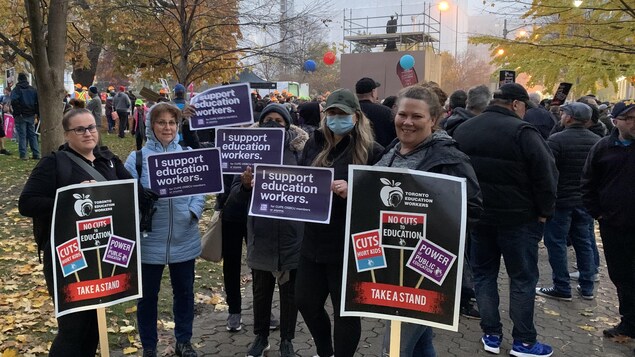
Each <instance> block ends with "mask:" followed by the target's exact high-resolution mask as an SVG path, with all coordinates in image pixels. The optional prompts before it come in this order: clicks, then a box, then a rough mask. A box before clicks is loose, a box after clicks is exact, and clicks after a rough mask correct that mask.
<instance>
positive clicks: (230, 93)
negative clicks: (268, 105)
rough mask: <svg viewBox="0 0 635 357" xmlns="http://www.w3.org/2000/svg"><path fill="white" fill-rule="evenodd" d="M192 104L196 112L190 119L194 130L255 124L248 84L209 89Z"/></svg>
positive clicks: (192, 100) (195, 98) (193, 99)
mask: <svg viewBox="0 0 635 357" xmlns="http://www.w3.org/2000/svg"><path fill="white" fill-rule="evenodd" d="M190 104H191V105H192V106H193V107H194V109H195V110H196V114H194V115H193V116H192V117H191V118H190V128H191V129H192V130H201V129H208V128H214V127H218V126H229V125H238V124H251V123H253V122H254V118H253V109H252V104H251V90H250V89H249V84H248V83H239V84H230V85H226V86H221V87H216V88H211V89H208V90H206V91H204V92H202V93H199V94H197V95H196V96H195V97H194V98H192V99H191V101H190Z"/></svg>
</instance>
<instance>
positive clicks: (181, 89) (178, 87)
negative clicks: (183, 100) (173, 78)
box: [174, 83, 185, 93]
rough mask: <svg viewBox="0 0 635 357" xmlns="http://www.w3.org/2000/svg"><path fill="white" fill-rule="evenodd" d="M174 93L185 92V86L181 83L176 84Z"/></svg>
mask: <svg viewBox="0 0 635 357" xmlns="http://www.w3.org/2000/svg"><path fill="white" fill-rule="evenodd" d="M174 93H185V86H183V85H182V84H181V83H177V85H175V86H174Z"/></svg>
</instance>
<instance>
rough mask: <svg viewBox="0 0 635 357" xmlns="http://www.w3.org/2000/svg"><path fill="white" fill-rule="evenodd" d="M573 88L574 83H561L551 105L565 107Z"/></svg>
mask: <svg viewBox="0 0 635 357" xmlns="http://www.w3.org/2000/svg"><path fill="white" fill-rule="evenodd" d="M571 87H573V83H567V82H562V83H560V84H559V85H558V89H556V94H554V95H553V99H552V100H551V104H550V105H563V104H564V103H565V102H566V101H567V96H568V95H569V92H570V91H571Z"/></svg>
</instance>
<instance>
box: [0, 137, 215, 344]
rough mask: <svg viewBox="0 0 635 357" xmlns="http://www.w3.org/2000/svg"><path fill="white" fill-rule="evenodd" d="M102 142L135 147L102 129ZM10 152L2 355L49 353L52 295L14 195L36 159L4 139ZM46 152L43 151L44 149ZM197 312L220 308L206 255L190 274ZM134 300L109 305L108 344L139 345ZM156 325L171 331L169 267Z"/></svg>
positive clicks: (0, 301) (1, 186)
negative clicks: (25, 156) (21, 154)
mask: <svg viewBox="0 0 635 357" xmlns="http://www.w3.org/2000/svg"><path fill="white" fill-rule="evenodd" d="M101 138H102V143H103V145H106V146H108V147H109V148H110V149H111V150H112V151H113V152H114V153H115V154H116V155H117V156H119V157H120V158H121V160H122V161H125V160H126V158H127V157H128V155H129V154H130V152H132V151H134V150H135V142H134V138H133V137H132V136H130V135H129V134H128V136H126V137H125V138H123V139H121V138H119V137H117V135H114V134H110V135H109V134H107V133H102V135H101ZM5 144H6V148H7V150H9V151H10V152H11V153H12V155H11V156H5V155H0V192H1V193H2V196H3V199H2V201H0V227H1V229H2V233H1V235H0V237H1V238H2V239H0V355H3V354H4V353H7V355H10V353H15V355H18V356H21V355H35V356H39V355H47V353H48V349H49V347H50V343H51V341H52V340H53V338H54V336H55V333H56V332H57V322H56V320H55V317H54V309H53V303H52V299H51V298H50V297H49V296H48V292H47V290H46V284H45V283H44V276H43V274H42V265H41V264H40V263H39V261H38V255H37V252H36V250H37V249H36V245H35V241H34V239H33V234H32V228H31V219H29V218H26V217H22V216H20V214H19V212H18V198H19V196H20V193H21V192H22V188H23V187H24V183H25V182H26V180H27V178H28V176H29V174H30V172H31V170H32V169H33V167H34V166H35V165H36V164H37V161H36V160H20V159H19V155H18V147H17V143H16V142H12V141H10V140H7V141H6V143H5ZM43 155H45V153H43ZM213 204H214V199H213V197H208V199H207V201H206V205H205V212H204V213H203V217H202V219H201V223H200V225H199V227H200V228H201V230H204V229H205V228H206V227H207V225H208V223H209V220H210V219H211V216H212V214H211V213H212V212H213ZM194 293H195V305H196V306H195V313H200V312H201V311H204V310H206V309H214V308H215V307H216V308H217V309H224V300H223V299H222V298H221V296H222V295H223V282H222V265H221V264H217V263H210V262H206V261H204V260H200V259H199V260H197V262H196V278H195V280H194ZM135 305H136V303H135V302H134V301H129V302H126V303H123V304H119V305H115V306H112V307H110V308H108V309H107V315H106V316H107V319H108V326H109V339H110V348H111V349H113V350H122V349H124V348H129V347H133V348H140V347H141V344H140V341H139V336H138V331H137V328H136V314H135ZM158 310H159V320H160V323H159V329H160V330H164V332H165V333H166V334H169V335H172V331H171V329H173V323H172V321H174V319H173V316H172V288H171V285H170V279H169V271H168V269H167V268H166V269H165V271H164V276H163V281H162V284H161V292H160V295H159V309H158Z"/></svg>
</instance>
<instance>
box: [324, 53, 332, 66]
mask: <svg viewBox="0 0 635 357" xmlns="http://www.w3.org/2000/svg"><path fill="white" fill-rule="evenodd" d="M323 60H324V64H326V65H327V66H330V65H332V64H333V63H335V53H333V52H331V51H328V52H327V53H325V54H324V58H323Z"/></svg>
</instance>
